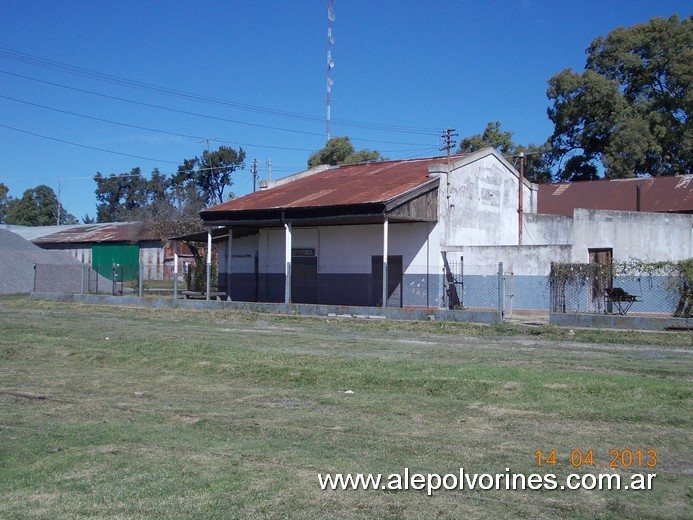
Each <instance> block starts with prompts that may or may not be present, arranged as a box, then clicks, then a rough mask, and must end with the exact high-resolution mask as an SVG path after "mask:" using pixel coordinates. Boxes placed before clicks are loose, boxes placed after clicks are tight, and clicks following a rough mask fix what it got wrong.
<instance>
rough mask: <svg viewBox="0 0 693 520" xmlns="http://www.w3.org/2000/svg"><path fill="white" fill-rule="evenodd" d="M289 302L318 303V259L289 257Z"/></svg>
mask: <svg viewBox="0 0 693 520" xmlns="http://www.w3.org/2000/svg"><path fill="white" fill-rule="evenodd" d="M291 301H292V302H293V303H318V257H317V256H292V257H291Z"/></svg>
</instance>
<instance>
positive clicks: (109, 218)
mask: <svg viewBox="0 0 693 520" xmlns="http://www.w3.org/2000/svg"><path fill="white" fill-rule="evenodd" d="M155 172H157V171H156V170H155ZM157 173H158V172H157ZM94 181H95V182H96V201H97V205H96V221H97V222H123V221H126V220H132V219H133V217H132V215H133V213H134V212H135V211H136V210H138V209H140V208H142V207H144V206H146V205H147V204H148V202H149V200H150V191H149V188H150V185H149V181H148V180H147V179H145V178H144V177H142V172H141V171H140V169H139V168H133V169H132V170H130V173H121V174H119V175H116V174H114V173H112V174H110V175H109V176H105V175H102V174H101V173H98V172H97V174H96V175H95V176H94Z"/></svg>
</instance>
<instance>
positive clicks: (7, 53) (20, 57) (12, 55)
mask: <svg viewBox="0 0 693 520" xmlns="http://www.w3.org/2000/svg"><path fill="white" fill-rule="evenodd" d="M0 57H4V58H6V59H10V60H13V61H19V62H22V63H26V64H29V65H34V66H37V67H43V68H48V69H52V70H56V71H59V72H63V73H66V74H73V75H77V76H82V77H87V78H89V79H95V80H97V81H102V82H106V83H111V84H116V85H122V86H126V87H129V88H133V89H137V90H144V91H149V92H155V93H158V94H165V95H169V96H174V97H178V98H183V99H190V100H195V101H201V102H204V103H211V104H215V105H221V106H227V107H231V108H236V109H240V110H246V111H251V112H256V113H262V114H268V115H273V116H281V117H287V118H294V119H300V120H304V121H322V119H321V118H320V117H319V116H311V115H306V114H299V113H296V112H289V111H284V110H276V109H270V108H266V107H260V106H255V105H248V104H244V103H237V102H233V101H227V100H222V99H218V98H213V97H209V96H204V95H200V94H195V93H192V92H185V91H181V90H175V89H172V88H168V87H162V86H158V85H153V84H150V83H144V82H140V81H135V80H131V79H128V78H122V77H119V76H114V75H111V74H104V73H102V72H97V71H93V70H90V69H86V68H83V67H78V66H75V65H69V64H66V63H62V62H59V61H55V60H51V59H47V58H41V57H38V56H33V55H31V54H26V53H23V52H19V51H14V50H12V49H8V48H5V47H0ZM333 121H334V122H338V123H340V124H342V125H345V126H355V127H360V128H370V129H377V130H382V131H387V132H399V133H410V134H419V135H437V134H438V132H437V131H436V130H434V129H428V128H415V127H399V126H395V125H384V124H378V123H370V122H364V121H350V120H333Z"/></svg>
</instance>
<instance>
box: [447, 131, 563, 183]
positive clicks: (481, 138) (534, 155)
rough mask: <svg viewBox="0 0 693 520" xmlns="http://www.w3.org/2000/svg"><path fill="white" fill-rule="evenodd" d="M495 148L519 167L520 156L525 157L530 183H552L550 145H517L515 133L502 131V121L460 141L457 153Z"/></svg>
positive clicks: (526, 175)
mask: <svg viewBox="0 0 693 520" xmlns="http://www.w3.org/2000/svg"><path fill="white" fill-rule="evenodd" d="M488 147H491V148H495V149H496V150H498V151H499V152H500V153H502V154H503V155H505V156H506V157H507V158H508V159H512V160H513V161H514V162H515V163H516V166H517V167H519V155H520V154H522V155H523V160H524V170H525V172H524V173H525V177H526V178H527V179H528V180H529V181H530V182H551V169H550V165H549V163H548V160H547V152H548V150H549V146H548V144H543V145H535V144H530V145H528V146H523V145H517V144H515V142H514V141H513V133H512V132H510V131H505V130H502V129H501V123H500V121H490V122H489V123H488V124H487V125H486V128H485V129H484V132H483V133H481V134H475V135H472V136H470V137H465V138H464V139H462V140H461V141H460V147H459V149H458V150H457V153H471V152H475V151H477V150H481V149H482V148H488Z"/></svg>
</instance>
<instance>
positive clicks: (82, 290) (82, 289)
mask: <svg viewBox="0 0 693 520" xmlns="http://www.w3.org/2000/svg"><path fill="white" fill-rule="evenodd" d="M85 267H86V265H85V264H84V262H82V284H81V286H80V293H79V294H84V273H85V272H86V270H85V269H84V268H85Z"/></svg>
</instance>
